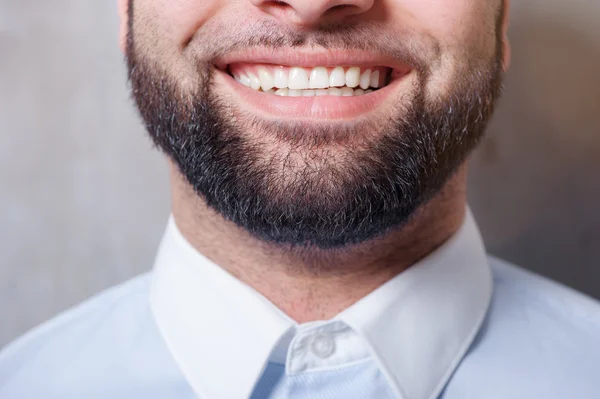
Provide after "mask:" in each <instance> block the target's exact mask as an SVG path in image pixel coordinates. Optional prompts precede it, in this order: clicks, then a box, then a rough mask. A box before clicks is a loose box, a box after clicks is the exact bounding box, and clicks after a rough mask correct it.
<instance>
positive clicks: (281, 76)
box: [273, 68, 288, 89]
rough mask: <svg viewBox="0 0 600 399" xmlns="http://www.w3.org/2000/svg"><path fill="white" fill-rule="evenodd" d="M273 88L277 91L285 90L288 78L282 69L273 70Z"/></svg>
mask: <svg viewBox="0 0 600 399" xmlns="http://www.w3.org/2000/svg"><path fill="white" fill-rule="evenodd" d="M273 83H274V85H275V87H277V88H278V89H287V87H288V77H287V73H285V70H284V69H283V68H277V69H276V70H275V76H274V81H273Z"/></svg>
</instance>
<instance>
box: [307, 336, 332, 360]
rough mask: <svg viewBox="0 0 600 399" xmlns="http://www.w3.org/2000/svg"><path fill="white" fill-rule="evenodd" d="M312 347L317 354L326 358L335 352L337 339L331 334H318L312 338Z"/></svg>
mask: <svg viewBox="0 0 600 399" xmlns="http://www.w3.org/2000/svg"><path fill="white" fill-rule="evenodd" d="M310 348H311V350H312V352H313V353H314V354H315V355H317V356H318V357H320V358H321V359H326V358H328V357H329V356H331V355H332V354H333V352H335V341H334V340H333V338H332V337H331V336H329V335H325V334H318V335H316V336H315V337H314V339H313V340H312V342H311V345H310Z"/></svg>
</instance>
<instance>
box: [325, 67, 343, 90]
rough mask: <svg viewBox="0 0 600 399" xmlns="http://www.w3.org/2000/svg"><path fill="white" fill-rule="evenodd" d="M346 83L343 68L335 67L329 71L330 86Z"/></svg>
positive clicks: (339, 85) (340, 85)
mask: <svg viewBox="0 0 600 399" xmlns="http://www.w3.org/2000/svg"><path fill="white" fill-rule="evenodd" d="M345 85H346V73H344V68H342V67H336V68H334V69H333V71H331V75H330V76H329V86H331V87H342V86H345Z"/></svg>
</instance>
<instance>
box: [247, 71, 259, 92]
mask: <svg viewBox="0 0 600 399" xmlns="http://www.w3.org/2000/svg"><path fill="white" fill-rule="evenodd" d="M248 79H250V87H251V88H253V89H254V90H258V89H260V79H258V76H256V75H254V74H251V73H249V74H248Z"/></svg>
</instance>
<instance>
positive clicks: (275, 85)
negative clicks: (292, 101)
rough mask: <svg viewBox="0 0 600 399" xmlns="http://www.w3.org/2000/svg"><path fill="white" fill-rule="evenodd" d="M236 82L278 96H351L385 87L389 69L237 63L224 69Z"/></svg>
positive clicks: (388, 78) (389, 75)
mask: <svg viewBox="0 0 600 399" xmlns="http://www.w3.org/2000/svg"><path fill="white" fill-rule="evenodd" d="M228 72H229V74H230V75H231V76H232V77H233V78H234V79H235V81H236V82H238V83H240V84H242V85H244V86H246V87H249V88H251V89H253V90H255V91H259V92H263V93H268V94H274V95H276V96H282V97H287V96H289V97H320V96H335V97H353V96H362V95H365V94H371V93H373V92H374V91H376V90H378V89H380V88H382V87H384V86H387V85H388V83H389V82H390V80H391V72H392V70H391V69H389V68H386V67H369V68H365V67H363V68H361V67H359V66H352V67H343V66H337V67H334V68H331V67H330V68H327V67H323V66H318V67H314V68H303V67H288V66H283V65H269V64H265V65H255V64H244V63H237V64H231V65H229V68H228Z"/></svg>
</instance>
